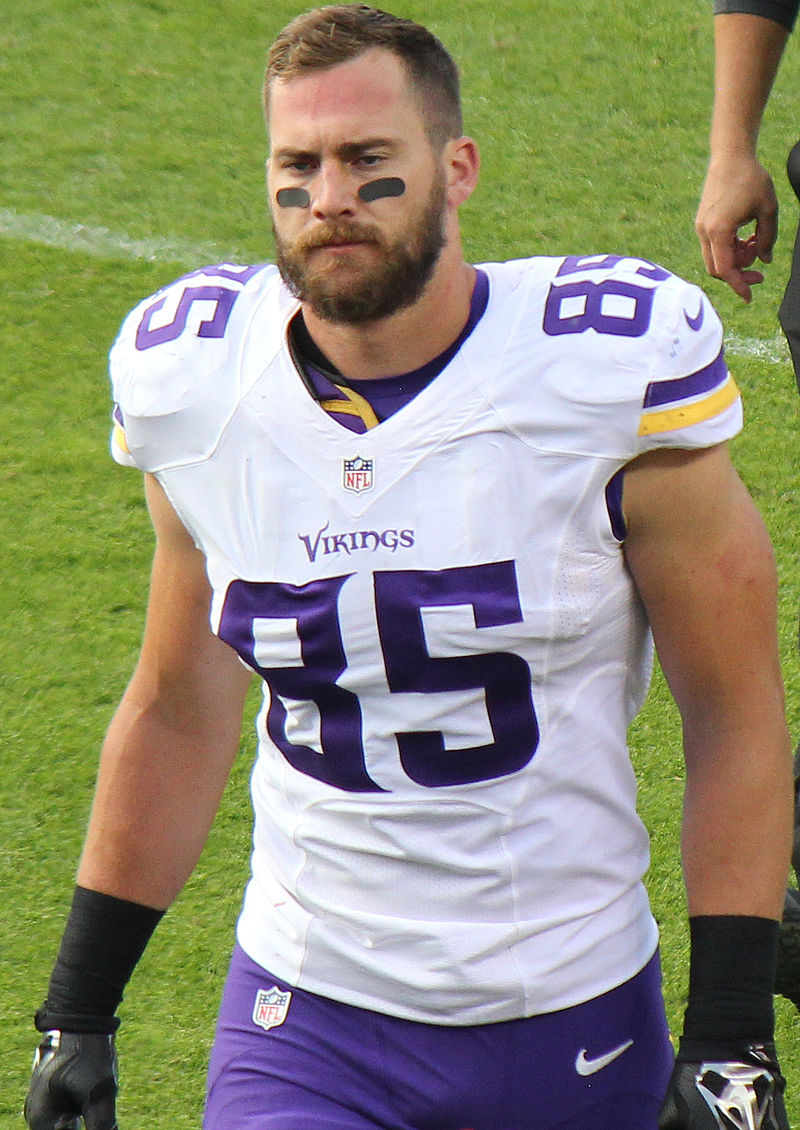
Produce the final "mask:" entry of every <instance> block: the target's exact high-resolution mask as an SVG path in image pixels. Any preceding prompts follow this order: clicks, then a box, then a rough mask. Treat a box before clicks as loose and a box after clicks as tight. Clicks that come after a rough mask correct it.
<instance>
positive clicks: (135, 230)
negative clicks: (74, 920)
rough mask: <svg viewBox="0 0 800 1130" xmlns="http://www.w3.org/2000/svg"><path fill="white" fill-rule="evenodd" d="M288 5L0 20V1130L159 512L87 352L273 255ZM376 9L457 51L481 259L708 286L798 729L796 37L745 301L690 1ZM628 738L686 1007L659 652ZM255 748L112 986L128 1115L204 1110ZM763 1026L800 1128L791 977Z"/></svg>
mask: <svg viewBox="0 0 800 1130" xmlns="http://www.w3.org/2000/svg"><path fill="white" fill-rule="evenodd" d="M297 10H298V9H297V7H296V6H295V4H294V3H288V2H287V0H272V3H270V4H260V5H256V4H252V3H247V2H245V0H216V2H215V3H206V4H204V3H201V2H200V0H181V2H179V0H103V2H102V3H101V2H100V0H26V3H25V4H15V5H13V6H12V7H11V10H9V11H8V12H6V13H5V14H4V20H3V25H2V29H0V102H1V104H2V106H3V113H2V114H0V185H1V186H2V191H1V192H0V279H1V280H2V294H3V299H2V306H3V316H2V318H1V319H0V358H2V360H1V361H0V382H2V390H3V416H2V424H0V435H1V436H2V446H1V447H0V531H2V537H1V538H0V575H1V576H2V582H3V583H2V586H1V587H0V624H1V625H2V628H0V722H1V723H2V735H3V749H2V755H0V764H2V768H3V773H2V785H1V786H0V874H2V884H3V887H2V896H3V902H4V907H3V912H2V914H0V1130H14V1128H20V1127H21V1126H22V1118H21V1114H20V1111H21V1108H22V1101H23V1096H24V1092H25V1087H26V1080H27V1076H28V1069H29V1063H30V1056H31V1053H32V1050H33V1046H34V1042H35V1039H34V1033H33V1029H32V1026H31V1015H32V1012H33V1010H34V1008H35V1007H36V1006H37V1005H38V1003H39V1002H40V999H41V997H42V994H43V991H44V988H45V986H46V981H47V976H48V973H49V970H50V966H51V964H52V960H53V957H54V953H55V949H56V946H57V943H58V939H59V936H60V932H61V927H62V923H63V915H64V911H65V907H66V906H67V904H68V900H69V897H70V892H71V887H72V883H73V877H74V870H75V865H76V861H77V857H78V853H79V850H80V845H81V841H82V836H83V828H84V825H85V821H86V817H87V813H88V808H89V804H90V800H91V793H92V786H93V778H94V773H95V767H96V757H97V750H98V747H99V743H100V741H101V738H102V734H103V731H104V729H105V727H106V725H107V722H108V720H109V717H110V714H111V711H112V710H113V707H114V704H115V702H116V701H117V699H118V697H119V695H120V693H121V691H122V689H123V687H124V685H125V682H126V679H127V677H128V675H129V673H130V671H131V668H132V665H133V662H134V659H135V655H136V651H137V646H138V641H139V636H140V631H141V622H142V611H143V605H144V599H145V592H146V583H147V574H148V567H149V560H150V555H151V548H152V547H151V538H150V533H149V527H148V522H147V517H146V513H145V511H144V507H143V504H142V501H141V489H140V483H139V481H138V476H137V475H135V474H134V473H131V472H125V471H123V470H121V469H119V468H116V467H115V466H114V465H113V464H112V463H111V462H110V459H109V457H108V455H107V432H108V412H109V403H108V391H107V378H106V354H107V350H108V347H109V345H110V344H111V342H112V340H113V338H114V336H115V334H116V331H117V328H118V326H119V323H120V321H121V319H122V317H123V316H124V314H125V313H126V311H127V310H128V309H129V308H130V307H131V306H132V305H133V304H134V303H135V302H137V301H138V300H139V299H140V298H141V297H143V296H144V295H145V294H147V293H149V292H150V291H152V290H153V289H154V288H156V287H157V286H159V285H161V284H162V283H165V282H167V281H169V280H170V279H171V278H173V277H174V276H176V275H178V274H180V273H182V272H183V271H184V270H186V269H191V268H193V267H196V266H199V265H201V264H202V263H203V262H213V261H219V260H220V259H223V258H225V259H233V260H239V261H248V262H254V261H261V260H264V259H268V258H269V257H270V254H271V245H270V237H269V225H268V221H267V216H266V206H265V201H264V194H263V160H264V156H265V144H264V139H263V132H262V123H261V114H260V107H259V87H260V81H261V72H262V67H263V58H264V55H265V51H266V47H267V45H268V43H269V41H270V40H271V38H272V36H273V34H274V33H275V32H276V31H277V30H278V29H279V28H280V27H281V26H282V25H283V24H284V23H285V22H286V20H287V19H288V18H290V16H292V15H293V14H295V12H296V11H297ZM394 10H395V11H397V12H398V13H399V14H402V15H408V16H411V17H413V18H417V19H421V20H423V21H424V22H426V23H428V24H429V25H430V26H432V27H433V28H434V30H436V31H437V32H438V33H439V34H440V35H441V37H442V38H443V39H444V40H445V42H446V43H447V44H448V45H449V46H450V47H451V48H452V50H453V51H454V53H455V55H456V57H457V58H458V60H459V61H460V63H461V65H462V70H463V79H464V98H465V108H466V117H467V124H468V131H469V132H470V133H472V134H473V135H474V136H475V137H476V138H477V139H478V140H479V142H480V143H481V147H482V152H483V161H484V168H483V176H482V183H481V186H480V188H479V190H478V192H477V194H476V195H475V197H474V198H473V200H472V201H470V203H469V205H468V206H467V207H466V208H465V210H464V232H465V241H466V249H467V254H468V255H469V256H470V257H471V258H473V259H474V260H481V259H488V258H504V257H511V256H522V255H527V254H531V253H535V252H543V253H548V254H559V253H575V254H579V253H590V252H596V251H604V252H617V253H626V254H628V253H629V254H635V255H641V256H644V257H647V258H650V259H654V260H657V261H658V262H661V263H663V264H664V265H666V266H668V267H669V268H670V269H672V270H675V271H676V272H678V273H679V274H682V275H684V276H685V277H687V278H689V279H690V280H692V281H694V282H699V283H701V285H703V286H704V287H705V289H706V291H707V293H708V294H709V295H710V296H711V298H712V299H713V300H714V302H715V303H716V305H717V308H718V309H719V310H720V313H721V314H722V316H723V318H724V320H725V323H726V329H727V335H728V347H729V358H730V362H731V366H732V368H733V369H734V371H735V374H736V377H737V379H738V381H739V383H740V386H741V388H742V391H743V394H744V399H745V409H746V421H747V422H746V429H745V432H744V434H743V436H742V437H741V438H739V439H738V440H737V441H736V443H735V454H736V458H737V461H738V464H739V466H740V469H741V471H742V474H743V476H744V478H745V480H746V481H747V483H748V485H749V486H750V488H751V490H752V491H753V494H754V495H755V497H756V499H757V502H758V504H759V506H760V507H761V510H762V512H763V514H764V516H765V519H766V521H767V523H768V525H769V528H770V531H771V533H772V535H773V538H774V541H775V546H776V552H777V557H778V564H779V569H780V577H781V586H782V588H781V634H782V647H783V655H784V659H785V670H786V681H787V692H788V705H789V712H790V721H791V725H792V730H793V733H794V734H795V737H800V670H799V669H798V661H797V656H796V637H797V613H798V608H800V577H799V575H798V539H800V505H799V496H798V491H800V466H799V461H800V453H798V447H797V444H796V442H795V437H796V434H797V415H798V400H797V396H796V392H795V389H794V384H793V377H792V373H791V369H790V366H789V364H788V360H787V354H786V351H785V347H784V346H782V344H781V341H780V339H779V338H778V336H777V333H778V326H777V318H776V310H777V306H778V303H779V300H780V295H781V291H782V286H783V284H784V282H785V278H786V275H787V271H788V260H789V253H790V249H791V242H792V238H793V233H794V226H795V221H796V216H797V202H796V201H795V200H794V197H793V196H792V194H791V191H790V190H789V188H788V185H787V184H786V182H785V177H784V175H783V165H784V161H785V154H786V151H787V150H788V147H789V144H790V143H791V142H792V141H793V140H794V139H795V136H796V132H798V131H800V123H798V118H797V98H796V91H797V89H798V79H800V49H798V46H797V44H796V43H795V44H794V45H793V48H790V51H789V56H788V58H787V60H786V63H785V65H784V69H783V71H782V74H781V77H780V79H779V83H778V87H777V89H776V91H775V94H774V96H773V100H772V103H771V107H770V110H769V113H768V117H767V121H766V123H765V130H764V138H763V156H764V160H765V162H766V163H767V164H768V165H769V166H770V167H771V168H772V170H773V171H774V173H775V177H776V182H777V185H778V190H779V194H780V197H781V203H782V209H783V211H782V215H783V234H782V240H781V242H780V244H779V249H778V253H777V255H776V260H775V263H774V264H773V265H772V267H771V268H770V269H769V271H768V281H767V282H766V283H765V284H764V286H763V287H762V288H761V289H760V291H759V292H758V294H757V296H756V299H755V301H754V303H753V304H752V306H751V307H745V306H744V305H743V304H741V303H740V302H739V300H738V299H736V298H735V296H733V295H732V294H731V293H729V292H727V291H726V290H725V289H723V287H722V284H720V283H716V282H714V281H713V280H710V279H707V278H706V277H705V275H704V272H703V266H702V261H701V258H700V253H699V249H698V247H697V244H696V240H695V237H694V232H693V216H694V208H695V203H696V199H697V196H698V194H699V189H700V185H701V182H702V177H703V172H704V164H705V152H706V137H707V122H708V112H709V106H710V95H711V15H710V6H709V4H708V2H707V0H677V2H676V3H673V4H668V5H661V6H658V7H656V6H653V5H652V4H647V3H645V0H620V2H619V3H618V4H616V5H613V6H610V5H608V4H601V3H600V2H599V0H582V3H581V4H579V5H571V6H567V5H564V4H563V3H562V2H561V0H495V2H494V3H493V4H491V5H487V4H485V3H483V0H461V2H460V3H458V4H454V3H452V0H451V2H447V0H428V2H426V3H423V2H422V0H399V2H398V3H397V4H395V5H394ZM632 744H633V749H634V756H635V761H636V766H637V770H638V773H639V776H640V780H641V804H642V811H643V813H644V815H645V818H646V820H647V823H648V825H649V827H650V828H651V830H652V833H653V836H654V848H653V866H652V870H651V874H650V889H651V893H652V899H653V904H654V908H655V911H656V914H657V917H658V919H659V921H660V923H661V926H662V930H663V958H664V968H665V978H666V984H665V994H666V999H667V1006H668V1010H669V1015H670V1019H671V1021H673V1022H674V1023H675V1024H677V1023H678V1022H679V1018H680V1015H681V1012H682V1007H683V994H684V989H685V984H686V971H687V952H686V934H685V927H684V919H685V910H684V904H683V893H682V886H681V879H680V870H679V864H678V856H677V842H678V827H679V816H680V804H681V791H682V778H681V757H680V735H679V727H678V724H677V720H676V715H675V711H674V709H673V707H672V705H671V703H670V701H669V698H668V695H667V694H666V692H665V689H664V687H663V684H662V682H661V680H660V678H659V677H658V675H656V678H655V681H654V685H653V690H652V693H651V695H650V698H649V700H648V703H647V707H646V709H645V712H644V713H643V715H642V717H641V718H640V719H639V720H638V721H637V723H636V724H635V726H634V729H633V733H632ZM253 745H254V743H253V740H252V737H251V728H250V726H249V725H248V726H247V727H246V729H245V732H244V736H243V743H242V754H241V757H240V759H239V761H238V763H237V766H236V769H235V772H234V775H233V778H232V781H231V785H230V788H229V790H228V792H227V794H226V797H225V800H224V804H223V807H222V810H221V812H220V814H219V818H218V820H217V823H216V825H215V828H214V830H213V833H212V836H211V839H210V842H209V844H208V847H207V850H206V852H205V854H204V856H203V859H202V861H201V864H200V866H199V868H198V870H197V872H196V874H195V875H194V877H193V878H192V880H191V882H190V884H189V885H188V887H187V889H186V891H185V892H184V894H183V896H182V897H181V899H180V900H179V902H178V903H177V905H176V906H175V907H174V909H173V910H172V912H171V913H170V915H169V916H168V917H167V919H166V920H165V921H164V923H162V925H161V927H160V928H159V930H158V933H157V935H156V937H155V939H154V940H153V943H152V944H151V946H150V948H149V950H148V952H147V953H146V955H145V958H144V959H143V961H142V963H141V965H140V968H139V970H138V971H137V973H136V975H135V978H134V980H133V982H132V984H131V986H130V990H129V993H128V995H127V998H126V1001H125V1003H124V1005H123V1011H122V1015H123V1018H124V1023H123V1027H122V1030H121V1034H120V1040H119V1045H120V1050H121V1057H122V1072H123V1077H122V1094H121V1099H120V1104H119V1114H120V1123H121V1126H122V1127H123V1130H131V1128H134V1127H137V1128H139V1130H144V1128H148V1130H150V1128H153V1130H187V1128H189V1127H199V1125H200V1112H201V1105H202V1092H203V1080H204V1071H205V1061H206V1057H207V1053H208V1048H209V1045H210V1040H211V1035H212V1026H213V1019H214V1015H215V1010H216V1005H217V1000H218V996H219V992H220V988H221V983H222V979H223V976H224V972H225V965H226V961H227V955H228V951H229V948H230V944H231V932H232V926H233V921H234V918H235V914H236V911H237V907H238V903H239V899H240V895H241V890H242V886H243V883H244V880H245V877H246V867H247V856H248V851H249V835H250V820H249V803H248V799H247V776H248V772H249V767H250V763H251V759H252V754H253ZM731 815H732V819H735V818H736V814H735V813H732V814H731ZM778 1039H779V1046H780V1050H781V1052H782V1057H783V1063H784V1068H785V1071H786V1074H787V1077H788V1079H789V1086H790V1098H789V1107H790V1111H791V1112H792V1114H793V1118H794V1123H795V1124H796V1125H800V1017H798V1015H797V1013H796V1012H795V1011H794V1010H793V1009H792V1008H791V1007H790V1006H788V1005H787V1004H786V1002H784V1001H778ZM521 1130H522V1128H521ZM531 1130H533V1128H531ZM587 1130H588V1128H587Z"/></svg>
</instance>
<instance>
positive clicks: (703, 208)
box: [695, 11, 789, 302]
mask: <svg viewBox="0 0 800 1130" xmlns="http://www.w3.org/2000/svg"><path fill="white" fill-rule="evenodd" d="M788 34H789V31H788V29H787V27H785V26H784V25H783V24H781V23H778V22H776V21H775V20H773V19H767V18H764V17H763V16H760V15H754V14H751V13H750V12H741V11H736V12H723V13H720V14H718V15H716V16H715V17H714V59H715V62H714V108H713V113H712V120H711V144H710V161H709V166H708V172H707V175H706V181H705V184H704V186H703V192H702V196H701V199H700V204H699V207H698V211H697V217H696V220H695V228H696V230H697V234H698V238H699V240H700V246H701V249H702V252H703V259H704V261H705V264H706V269H707V270H708V272H709V274H711V275H713V276H714V277H715V278H719V279H723V280H724V281H725V282H727V283H728V284H729V285H730V286H731V287H732V288H733V290H735V291H736V293H737V294H738V295H740V296H741V297H742V298H743V299H744V300H745V301H746V302H749V301H750V299H751V297H752V290H751V287H752V285H753V284H754V283H759V282H762V281H763V278H764V276H763V274H762V273H761V272H760V271H754V270H750V269H749V268H750V267H751V265H752V264H753V262H754V261H755V260H756V258H758V259H761V260H762V261H763V262H769V261H770V259H771V258H772V248H773V246H774V244H775V240H776V238H777V234H778V201H777V198H776V196H775V189H774V186H773V183H772V179H771V178H770V176H769V174H768V173H767V172H766V170H765V169H764V168H763V167H762V166H761V165H760V164H759V161H758V159H757V156H756V146H757V142H758V134H759V130H760V128H761V119H762V116H763V113H764V109H765V107H766V105H767V100H768V98H769V94H770V90H771V89H772V83H773V81H774V79H775V75H776V74H777V71H778V66H779V64H780V60H781V55H782V53H783V48H784V45H785V43H786V39H787V36H788ZM753 220H755V223H756V226H755V231H754V232H753V234H752V235H751V236H750V237H749V238H747V239H741V238H740V237H739V236H738V234H737V233H738V231H739V228H741V227H743V226H744V225H746V224H749V223H750V222H751V221H753Z"/></svg>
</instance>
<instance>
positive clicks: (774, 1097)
mask: <svg viewBox="0 0 800 1130" xmlns="http://www.w3.org/2000/svg"><path fill="white" fill-rule="evenodd" d="M685 1043H686V1044H687V1046H686V1047H684V1041H681V1051H680V1052H679V1054H678V1058H677V1061H676V1063H675V1067H674V1069H673V1072H672V1077H671V1079H670V1081H669V1086H668V1087H667V1097H666V1098H665V1100H664V1105H663V1106H662V1108H661V1113H660V1114H659V1116H658V1130H738V1128H739V1127H743V1128H744V1127H746V1128H748V1130H789V1120H788V1118H787V1115H786V1107H785V1105H784V1102H783V1090H784V1086H785V1081H784V1078H783V1076H782V1075H781V1072H780V1068H779V1066H778V1061H777V1059H776V1057H775V1046H774V1044H750V1045H744V1046H742V1047H741V1048H740V1049H738V1052H737V1053H736V1056H735V1058H727V1059H725V1060H724V1061H722V1060H721V1059H720V1058H719V1057H715V1058H713V1059H712V1058H710V1057H707V1056H705V1055H703V1054H702V1051H701V1054H700V1055H699V1056H698V1055H697V1052H698V1051H700V1049H698V1048H697V1047H692V1044H693V1043H694V1044H697V1043H699V1041H686V1042H685ZM693 1056H694V1058H692V1057H693Z"/></svg>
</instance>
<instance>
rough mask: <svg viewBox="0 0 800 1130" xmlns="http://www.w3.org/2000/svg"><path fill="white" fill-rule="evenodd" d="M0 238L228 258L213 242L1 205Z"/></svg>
mask: <svg viewBox="0 0 800 1130" xmlns="http://www.w3.org/2000/svg"><path fill="white" fill-rule="evenodd" d="M0 239H19V240H25V241H27V242H29V243H40V244H44V245H45V246H46V247H56V248H59V249H60V250H62V251H74V252H78V253H79V254H81V255H91V256H93V257H95V258H101V259H114V258H121V259H147V260H150V261H153V262H159V261H164V262H179V263H190V264H192V265H193V266H198V267H200V266H203V264H205V263H216V262H221V261H222V260H224V259H226V252H225V251H223V250H222V249H221V248H220V247H218V246H215V245H214V244H205V245H202V244H192V243H188V242H186V243H184V242H182V241H180V240H174V239H131V238H129V237H128V236H126V235H123V234H121V233H119V232H113V231H110V230H109V229H108V228H101V227H91V226H89V225H88V224H75V223H70V222H68V221H65V220H57V219H56V218H55V217H54V216H46V215H40V214H37V213H33V214H26V213H24V212H15V211H14V210H13V209H11V208H0Z"/></svg>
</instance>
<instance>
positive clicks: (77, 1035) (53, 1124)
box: [25, 1031, 118, 1130]
mask: <svg viewBox="0 0 800 1130" xmlns="http://www.w3.org/2000/svg"><path fill="white" fill-rule="evenodd" d="M116 1095H117V1053H116V1050H115V1047H114V1037H113V1035H108V1034H106V1033H101V1032H58V1031H51V1032H45V1033H44V1036H43V1039H42V1042H41V1043H40V1044H39V1047H38V1048H37V1049H36V1055H35V1057H34V1061H33V1075H32V1077H31V1084H30V1088H29V1090H28V1097H27V1099H26V1100H25V1120H26V1122H27V1123H28V1126H29V1127H30V1130H80V1126H81V1117H82V1118H83V1122H84V1125H85V1127H86V1130H118V1128H117V1119H116V1115H115V1112H114V1102H115V1099H116Z"/></svg>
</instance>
